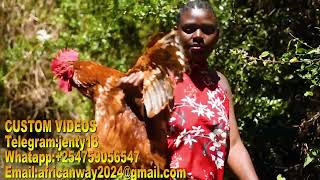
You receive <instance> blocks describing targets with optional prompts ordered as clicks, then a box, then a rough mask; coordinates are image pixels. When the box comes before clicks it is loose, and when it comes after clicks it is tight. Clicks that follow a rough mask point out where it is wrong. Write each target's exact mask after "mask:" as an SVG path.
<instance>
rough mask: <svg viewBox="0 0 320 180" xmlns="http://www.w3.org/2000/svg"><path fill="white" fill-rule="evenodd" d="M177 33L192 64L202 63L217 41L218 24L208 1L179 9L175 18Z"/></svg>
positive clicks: (198, 0) (201, 1)
mask: <svg viewBox="0 0 320 180" xmlns="http://www.w3.org/2000/svg"><path fill="white" fill-rule="evenodd" d="M177 33H178V36H179V38H180V40H181V43H182V45H183V47H184V49H185V50H186V54H187V56H188V58H189V60H190V61H192V62H193V63H203V62H205V61H206V60H207V58H208V56H209V55H210V53H211V52H212V50H213V45H214V44H215V43H216V42H217V41H218V38H219V30H218V22H217V18H216V15H215V13H214V11H213V10H212V7H211V5H210V3H209V2H208V1H205V0H194V1H189V2H187V3H186V4H185V5H184V6H183V7H181V9H180V11H179V14H178V16H177Z"/></svg>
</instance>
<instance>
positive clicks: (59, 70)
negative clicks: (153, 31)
mask: <svg viewBox="0 0 320 180" xmlns="http://www.w3.org/2000/svg"><path fill="white" fill-rule="evenodd" d="M77 60H78V53H77V52H76V51H74V50H64V51H61V52H60V53H59V54H58V55H57V56H56V57H55V58H54V59H53V61H52V64H51V69H52V71H53V73H54V74H55V76H56V77H58V78H59V86H60V88H62V89H63V90H65V91H71V90H72V86H73V87H76V88H77V89H78V90H79V91H80V92H81V93H82V94H83V95H85V96H87V97H88V98H90V99H91V100H92V101H93V103H94V105H95V120H96V122H97V136H98V138H99V149H98V150H99V151H102V152H112V151H118V152H119V151H120V152H121V151H123V150H125V151H127V152H129V151H133V150H135V151H139V153H140V154H139V159H138V162H137V163H133V164H132V166H133V167H140V168H141V167H143V168H150V167H151V168H152V167H153V166H154V165H157V166H158V167H160V168H161V169H164V168H165V167H167V166H168V159H169V158H168V154H167V141H166V136H167V129H168V128H167V121H168V119H169V117H170V114H169V108H170V107H169V105H170V103H171V102H172V99H173V88H174V85H173V84H174V83H173V82H172V80H173V79H172V77H173V76H174V77H181V75H182V73H183V72H184V71H185V69H186V65H185V57H184V55H183V49H182V47H181V46H180V44H179V42H178V40H177V37H176V34H175V31H171V32H170V33H168V34H166V35H164V36H163V37H162V38H160V37H159V36H156V38H154V39H153V40H152V41H151V42H150V43H149V45H148V47H147V48H146V50H145V52H144V53H143V55H142V56H141V57H140V58H139V59H138V60H137V62H136V64H135V65H134V66H133V67H132V68H131V69H130V70H129V71H128V72H127V73H122V72H120V71H118V70H115V69H112V68H108V67H105V66H102V65H99V64H96V63H94V62H92V61H77ZM139 72H140V73H141V72H142V77H143V82H142V83H140V85H139V86H134V85H132V84H130V83H122V81H121V80H122V79H126V78H127V77H130V76H132V75H134V74H138V73H139ZM138 76H140V75H138Z"/></svg>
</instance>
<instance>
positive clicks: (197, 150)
mask: <svg viewBox="0 0 320 180" xmlns="http://www.w3.org/2000/svg"><path fill="white" fill-rule="evenodd" d="M176 30H177V34H178V36H179V38H180V42H181V44H182V46H183V47H184V49H185V52H186V56H187V58H188V61H189V64H190V67H191V71H190V72H188V73H185V74H184V75H183V80H182V81H178V82H177V83H176V87H175V102H174V108H173V112H172V117H171V119H170V122H169V124H170V134H169V136H168V147H169V150H170V152H171V164H170V167H171V168H184V169H186V170H187V173H188V178H189V179H215V180H216V179H223V175H224V166H225V161H226V160H227V163H228V165H229V166H230V168H231V169H232V170H233V172H234V173H235V174H236V175H237V176H238V177H239V178H240V179H243V180H251V179H252V180H254V179H258V177H257V175H256V173H255V170H254V168H253V165H252V162H251V159H250V156H249V154H248V152H247V150H246V148H245V147H244V145H243V143H242V141H241V139H240V135H239V131H238V127H237V123H236V120H235V114H234V109H233V102H232V93H231V89H230V86H229V84H228V81H227V79H226V78H225V77H224V75H223V74H221V73H219V72H216V71H211V70H209V69H208V63H207V58H208V57H209V55H210V54H211V52H212V50H213V46H214V45H215V43H216V42H217V41H218V38H219V30H218V23H217V18H216V15H215V13H214V11H213V10H212V7H211V5H210V3H209V2H207V1H204V0H194V1H189V2H187V3H186V4H185V5H184V6H183V7H182V8H181V9H180V12H179V14H178V17H177V26H176ZM141 75H142V73H137V74H133V75H132V76H130V77H129V78H127V79H126V80H125V81H123V82H129V83H133V84H135V85H137V84H139V83H141V79H142V78H143V76H141Z"/></svg>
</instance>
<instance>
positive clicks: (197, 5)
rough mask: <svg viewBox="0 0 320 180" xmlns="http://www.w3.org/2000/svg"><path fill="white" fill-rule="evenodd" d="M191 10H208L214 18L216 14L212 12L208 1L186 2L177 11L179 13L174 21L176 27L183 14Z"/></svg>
mask: <svg viewBox="0 0 320 180" xmlns="http://www.w3.org/2000/svg"><path fill="white" fill-rule="evenodd" d="M191 9H206V10H209V11H211V12H212V14H213V15H214V16H216V13H215V12H214V11H213V8H212V6H211V4H210V2H209V1H207V0H188V2H187V3H186V4H184V5H183V6H182V7H181V8H180V10H179V13H178V15H177V17H176V18H177V19H176V23H177V25H178V24H179V23H180V18H181V15H182V14H183V13H184V12H185V11H188V10H191Z"/></svg>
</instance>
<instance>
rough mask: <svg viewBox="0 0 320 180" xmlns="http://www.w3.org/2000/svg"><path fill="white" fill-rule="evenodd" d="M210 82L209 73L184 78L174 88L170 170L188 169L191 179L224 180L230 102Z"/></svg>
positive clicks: (184, 76) (220, 90)
mask: <svg viewBox="0 0 320 180" xmlns="http://www.w3.org/2000/svg"><path fill="white" fill-rule="evenodd" d="M195 82H197V83H198V84H196V83H195ZM199 82H200V84H199ZM208 82H209V83H208ZM210 82H212V81H210V74H209V73H205V74H204V75H203V74H201V73H197V74H196V75H194V76H189V75H187V74H184V75H183V80H182V81H179V82H177V83H176V87H175V103H174V108H173V110H172V116H171V119H170V121H169V125H170V134H169V136H168V145H169V150H170V152H171V164H170V168H184V169H186V170H187V173H188V174H187V175H188V177H189V178H190V179H214V180H217V179H223V174H224V164H225V157H226V152H227V144H228V143H229V121H228V119H229V117H228V116H229V101H228V98H227V96H226V93H225V92H224V90H223V89H222V88H221V87H220V85H219V83H210ZM202 85H203V86H202ZM201 86H202V88H201ZM199 87H200V88H199Z"/></svg>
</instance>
